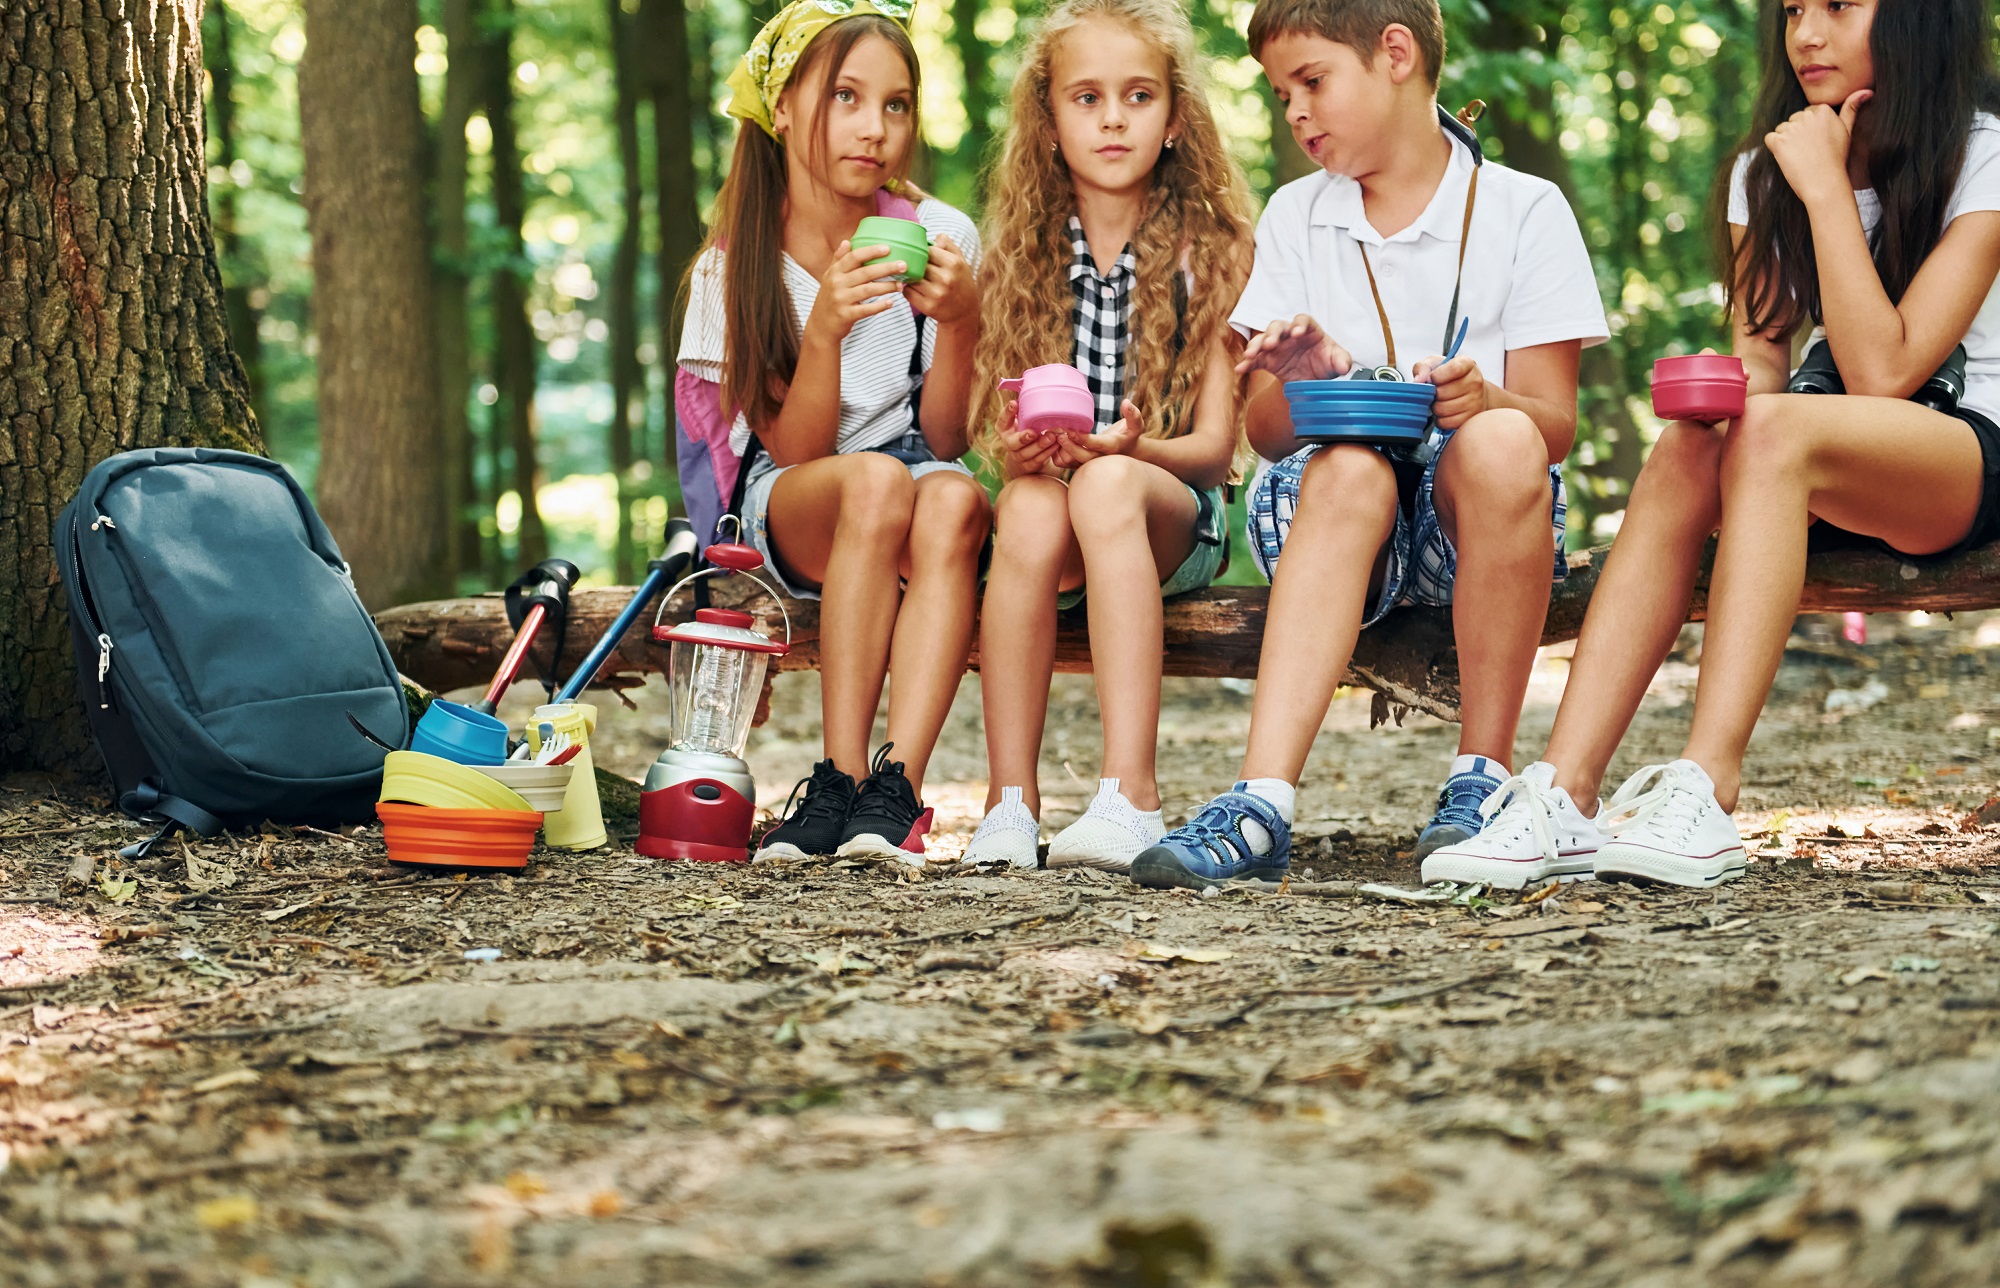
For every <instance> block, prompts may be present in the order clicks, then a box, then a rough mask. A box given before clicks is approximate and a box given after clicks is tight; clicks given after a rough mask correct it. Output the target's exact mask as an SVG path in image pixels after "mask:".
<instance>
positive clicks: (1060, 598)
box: [1056, 483, 1229, 612]
mask: <svg viewBox="0 0 2000 1288" xmlns="http://www.w3.org/2000/svg"><path fill="white" fill-rule="evenodd" d="M1183 486H1184V487H1186V488H1187V490H1188V491H1189V492H1191V493H1193V494H1194V549H1192V550H1190V551H1188V556H1187V558H1185V559H1183V560H1181V565H1180V567H1178V568H1176V569H1174V571H1173V574H1172V575H1171V576H1169V577H1168V578H1167V579H1166V580H1165V581H1163V582H1161V583H1160V598H1162V599H1172V598H1173V597H1174V596H1175V595H1185V594H1187V593H1188V592H1189V591H1191V590H1200V589H1201V588H1202V587H1204V586H1206V585H1208V583H1210V582H1211V581H1214V580H1215V577H1216V574H1217V573H1220V572H1221V571H1222V564H1223V561H1224V560H1225V559H1226V558H1227V557H1228V555H1229V546H1228V535H1229V534H1228V527H1227V524H1228V520H1229V514H1228V506H1227V504H1226V503H1225V502H1224V501H1223V499H1222V489H1221V488H1219V487H1212V488H1209V489H1208V490H1207V491H1203V490H1202V489H1201V488H1198V487H1196V486H1194V485H1193V484H1192V483H1188V484H1183ZM1089 590H1090V587H1088V586H1078V587H1077V588H1076V589H1075V590H1065V591H1063V592H1061V593H1060V594H1058V595H1057V596H1056V608H1057V610H1058V611H1061V612H1068V611H1069V610H1070V609H1072V608H1075V607H1076V606H1077V605H1078V604H1081V603H1082V602H1083V601H1084V597H1085V596H1086V595H1087V594H1088V593H1089Z"/></svg>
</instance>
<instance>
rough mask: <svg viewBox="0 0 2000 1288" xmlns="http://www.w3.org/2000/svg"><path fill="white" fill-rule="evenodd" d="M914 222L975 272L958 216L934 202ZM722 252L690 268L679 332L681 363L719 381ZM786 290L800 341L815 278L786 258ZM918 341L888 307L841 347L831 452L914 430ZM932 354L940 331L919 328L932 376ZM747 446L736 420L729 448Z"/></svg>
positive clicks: (974, 243)
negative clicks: (953, 247)
mask: <svg viewBox="0 0 2000 1288" xmlns="http://www.w3.org/2000/svg"><path fill="white" fill-rule="evenodd" d="M917 222H919V223H921V224H922V225H923V226H924V227H925V228H926V229H928V230H929V231H930V233H931V235H932V236H933V237H936V236H939V235H943V236H948V237H950V238H951V239H952V241H954V242H956V243H957V244H958V248H959V249H960V250H961V251H963V252H964V253H965V257H966V259H967V260H968V261H970V262H971V264H972V267H973V271H974V272H977V271H978V269H979V229H978V228H977V227H976V226H975V225H974V224H973V222H972V220H970V219H968V218H967V217H966V216H965V215H964V214H962V213H960V212H959V211H958V210H955V209H953V208H952V207H950V206H947V205H946V204H945V203H944V202H942V201H938V200H936V199H935V198H927V199H926V200H924V201H923V202H922V203H921V204H920V205H918V207H917ZM722 263H723V260H722V252H721V251H718V250H709V251H707V252H705V253H704V254H703V255H702V257H701V259H700V260H699V261H697V262H696V264H695V271H694V273H693V275H692V277H691V279H690V281H689V286H688V307H687V320H686V322H685V323H684V324H683V326H682V328H681V351H680V358H679V361H680V365H681V366H683V367H685V368H687V369H688V370H689V371H690V372H692V373H693V374H694V375H696V376H699V377H700V378H702V379H703V380H713V381H717V382H718V383H719V382H720V381H721V379H722V361H723V340H724V330H725V323H726V320H727V313H726V309H725V305H724V302H723V295H724V290H723V274H722ZM784 278H785V289H786V290H788V291H789V292H791V297H792V314H793V320H794V322H795V324H796V326H797V328H798V333H799V335H800V337H801V338H803V337H804V335H805V328H806V318H807V317H809V316H810V315H811V314H812V307H813V301H814V300H816V299H818V298H819V279H818V278H816V277H814V276H813V275H812V274H811V273H809V272H807V271H806V270H805V269H804V268H803V267H802V266H801V265H800V264H799V263H798V262H797V261H796V260H794V259H793V258H792V257H791V256H790V255H786V256H785V262H784ZM916 343H917V315H916V312H915V310H913V309H909V308H892V309H888V310H885V311H884V312H881V313H878V314H876V315H875V316H874V317H871V318H864V319H863V320H862V321H861V322H859V323H857V324H856V325H855V327H854V329H853V330H852V331H849V332H848V333H847V339H846V340H845V341H843V342H842V343H841V346H840V428H839V430H838V431H837V433H836V435H835V438H834V451H836V452H863V451H867V450H868V449H870V448H874V447H881V446H884V445H885V444H888V443H891V442H894V441H895V440H896V439H899V438H901V437H902V436H903V435H904V434H907V433H908V432H909V431H910V429H911V428H912V417H911V414H910V397H911V395H912V394H914V393H915V392H916V390H917V387H918V386H919V385H920V384H922V382H923V381H922V377H921V376H914V377H913V376H912V375H911V374H910V353H911V350H912V349H913V348H915V346H916ZM936 348H937V328H936V327H934V326H927V327H925V328H924V350H923V358H922V362H921V368H920V369H921V370H922V371H926V372H927V371H929V370H930V367H931V358H932V355H933V354H934V352H935V351H936ZM749 444H750V424H749V422H748V421H746V420H745V419H744V418H743V417H742V416H741V415H740V414H739V415H738V416H737V417H736V422H735V424H733V425H732V426H730V430H729V445H730V447H732V448H734V449H735V450H736V451H737V452H738V453H739V454H740V453H742V452H743V451H745V450H746V449H747V448H748V446H749Z"/></svg>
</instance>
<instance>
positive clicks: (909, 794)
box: [854, 742, 921, 818]
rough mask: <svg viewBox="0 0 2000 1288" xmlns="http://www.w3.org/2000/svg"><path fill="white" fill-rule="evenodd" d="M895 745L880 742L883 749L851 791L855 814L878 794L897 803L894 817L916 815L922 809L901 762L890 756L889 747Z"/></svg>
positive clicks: (861, 812)
mask: <svg viewBox="0 0 2000 1288" xmlns="http://www.w3.org/2000/svg"><path fill="white" fill-rule="evenodd" d="M895 745H896V744H895V743H893V742H885V743H883V744H882V749H881V750H880V751H877V752H876V753H875V759H874V760H873V761H871V762H870V763H869V766H868V777H867V778H866V779H865V780H864V781H863V782H862V784H861V786H860V788H859V790H857V791H856V792H855V794H854V813H855V814H856V815H861V814H865V813H867V812H868V808H869V806H870V805H872V804H874V803H875V801H876V798H877V797H886V798H887V801H886V802H885V803H893V804H894V805H895V806H896V807H897V809H896V812H895V815H894V817H898V818H900V817H902V816H903V815H904V814H908V815H910V816H911V817H915V816H916V815H917V814H918V813H919V812H921V811H920V810H919V809H918V806H917V792H916V789H915V788H913V787H911V786H910V780H909V779H908V778H905V777H904V776H903V762H902V761H900V760H891V759H889V749H890V748H891V747H893V746H895Z"/></svg>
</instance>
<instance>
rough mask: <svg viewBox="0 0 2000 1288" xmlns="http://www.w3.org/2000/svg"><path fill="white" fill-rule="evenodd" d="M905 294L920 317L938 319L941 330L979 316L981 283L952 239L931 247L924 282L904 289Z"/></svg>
mask: <svg viewBox="0 0 2000 1288" xmlns="http://www.w3.org/2000/svg"><path fill="white" fill-rule="evenodd" d="M903 294H904V295H905V296H907V297H908V298H909V301H910V303H911V304H913V305H915V306H916V308H917V311H918V312H919V313H922V314H924V315H925V316H926V317H930V318H933V319H935V320H936V321H937V323H938V324H939V325H940V326H943V325H948V324H950V323H953V322H962V321H964V320H965V319H967V318H971V317H977V316H978V314H979V283H978V282H977V280H975V279H974V277H973V274H972V263H971V261H969V260H967V259H966V258H965V254H964V252H963V251H961V250H959V248H958V243H956V242H954V241H953V240H952V239H951V238H950V237H948V236H946V237H940V238H938V239H937V240H936V241H935V242H933V243H932V244H931V259H930V264H929V266H928V267H926V268H925V269H924V276H923V280H922V281H918V282H912V283H910V284H909V285H908V286H906V287H904V288H903Z"/></svg>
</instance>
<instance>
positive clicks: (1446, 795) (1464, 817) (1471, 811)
mask: <svg viewBox="0 0 2000 1288" xmlns="http://www.w3.org/2000/svg"><path fill="white" fill-rule="evenodd" d="M1466 776H1467V775H1463V774H1461V775H1458V776H1456V777H1453V778H1449V779H1447V780H1445V785H1444V787H1443V788H1442V789H1441V790H1439V792H1438V803H1437V817H1436V819H1434V820H1433V821H1434V822H1438V823H1446V824H1451V825H1454V826H1461V827H1466V828H1470V829H1472V830H1473V831H1478V830H1479V828H1478V822H1479V820H1480V819H1483V818H1485V817H1486V815H1485V814H1482V813H1481V812H1480V810H1481V809H1482V808H1483V807H1484V806H1485V804H1486V801H1489V800H1492V799H1493V796H1494V795H1498V794H1499V791H1498V789H1495V791H1494V793H1493V794H1492V795H1489V796H1487V797H1486V798H1485V799H1484V800H1481V801H1480V802H1479V804H1478V805H1473V804H1470V803H1468V804H1464V805H1461V804H1459V798H1460V797H1469V796H1471V795H1472V792H1471V790H1470V789H1469V788H1468V787H1460V786H1456V784H1457V783H1458V782H1459V779H1460V778H1463V777H1466Z"/></svg>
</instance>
